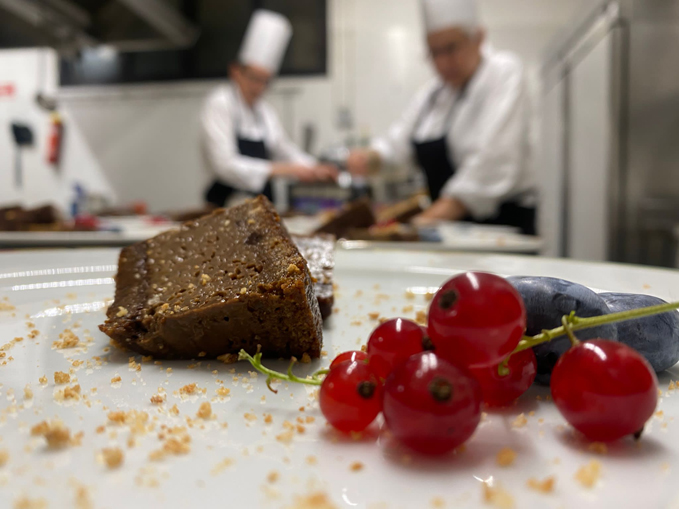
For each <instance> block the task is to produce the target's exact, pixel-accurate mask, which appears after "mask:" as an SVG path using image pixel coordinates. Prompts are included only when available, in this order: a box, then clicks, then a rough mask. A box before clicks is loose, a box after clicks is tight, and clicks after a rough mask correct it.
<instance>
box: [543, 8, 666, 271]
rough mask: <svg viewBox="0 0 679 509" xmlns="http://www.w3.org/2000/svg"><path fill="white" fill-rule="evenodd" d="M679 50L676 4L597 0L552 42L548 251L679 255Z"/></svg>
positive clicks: (655, 258) (654, 259) (546, 101)
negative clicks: (677, 229)
mask: <svg viewBox="0 0 679 509" xmlns="http://www.w3.org/2000/svg"><path fill="white" fill-rule="evenodd" d="M677 55H679V0H616V1H611V0H603V1H599V2H597V3H595V4H594V5H593V6H592V8H591V9H590V10H588V11H587V12H585V13H583V14H582V16H581V17H580V18H579V19H578V20H576V22H575V23H573V25H572V26H571V28H570V29H569V30H568V32H566V33H564V34H562V35H561V36H560V37H559V38H558V39H557V40H556V41H554V43H553V45H552V49H551V50H550V51H549V53H548V56H547V58H546V61H545V64H544V66H543V78H544V80H543V81H544V96H543V106H544V108H543V111H544V115H543V129H542V132H543V140H542V164H541V166H540V168H541V177H542V207H541V212H540V225H541V233H542V235H543V236H544V238H545V241H546V244H547V248H546V254H549V255H552V256H568V257H573V258H579V259H589V260H614V261H624V262H633V263H645V264H656V265H671V264H672V263H673V262H672V256H673V255H672V251H673V249H674V248H675V246H674V245H673V243H674V242H675V241H674V237H673V235H672V227H673V225H674V224H676V222H677V218H679V65H678V64H677ZM659 218H660V219H662V218H667V219H668V220H667V221H664V220H659ZM670 218H672V220H669V219H670Z"/></svg>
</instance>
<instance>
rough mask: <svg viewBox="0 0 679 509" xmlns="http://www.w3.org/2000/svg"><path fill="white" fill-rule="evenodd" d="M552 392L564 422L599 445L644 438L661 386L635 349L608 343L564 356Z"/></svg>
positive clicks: (598, 341) (601, 341)
mask: <svg viewBox="0 0 679 509" xmlns="http://www.w3.org/2000/svg"><path fill="white" fill-rule="evenodd" d="M550 386H551V390H552V398H553V399H554V403H555V404H556V406H557V408H558V409H559V411H560V412H561V413H562V414H563V416H564V417H565V418H566V420H567V421H568V422H569V423H570V424H571V425H572V426H573V427H574V428H575V429H577V430H579V431H580V432H582V434H584V435H585V436H586V437H587V438H588V439H590V440H595V441H599V442H606V441H612V440H617V439H619V438H622V437H624V436H627V435H632V434H636V433H640V432H641V431H642V429H643V427H644V424H645V423H646V421H647V420H648V419H649V418H650V417H651V416H652V415H653V412H654V410H655V406H656V404H657V400H658V380H657V379H656V376H655V373H654V372H653V369H651V366H650V365H649V364H648V362H647V361H646V360H645V359H644V358H643V357H642V356H641V355H640V354H639V353H637V352H636V351H635V350H633V349H632V348H630V347H628V346H626V345H624V344H622V343H617V342H614V341H608V340H605V339H595V340H592V341H587V342H583V343H580V344H578V345H577V346H574V347H572V348H571V349H569V350H568V351H567V352H566V353H565V354H563V355H562V356H561V358H560V359H559V361H558V362H557V363H556V366H554V371H552V380H551V383H550Z"/></svg>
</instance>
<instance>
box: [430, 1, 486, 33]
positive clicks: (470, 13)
mask: <svg viewBox="0 0 679 509" xmlns="http://www.w3.org/2000/svg"><path fill="white" fill-rule="evenodd" d="M421 3H422V14H423V17H424V26H425V29H426V31H427V33H428V34H431V33H433V32H438V31H440V30H445V29H446V28H453V27H464V28H476V27H477V26H478V25H479V10H478V6H477V4H476V0H421Z"/></svg>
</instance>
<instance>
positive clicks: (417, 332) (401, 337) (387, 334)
mask: <svg viewBox="0 0 679 509" xmlns="http://www.w3.org/2000/svg"><path fill="white" fill-rule="evenodd" d="M424 338H425V335H424V333H423V332H422V328H421V327H420V326H419V325H418V324H416V323H415V322H413V321H411V320H406V319H405V318H393V319H391V320H388V321H386V322H384V323H383V324H380V325H378V326H377V328H376V329H375V330H374V331H373V332H372V334H371V335H370V339H368V349H367V350H368V363H369V364H370V367H371V368H372V369H373V371H374V372H375V374H377V376H379V377H381V378H387V376H389V373H391V371H392V369H394V368H395V367H396V366H397V365H399V364H401V363H402V362H405V360H406V359H408V357H410V356H411V355H413V354H416V353H418V352H421V351H422V350H424V347H423V345H422V341H423V339H424Z"/></svg>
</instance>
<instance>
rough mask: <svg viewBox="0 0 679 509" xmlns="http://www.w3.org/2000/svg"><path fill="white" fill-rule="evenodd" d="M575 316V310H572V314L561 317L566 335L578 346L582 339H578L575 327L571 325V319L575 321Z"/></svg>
mask: <svg viewBox="0 0 679 509" xmlns="http://www.w3.org/2000/svg"><path fill="white" fill-rule="evenodd" d="M574 318H575V311H571V314H570V315H568V316H562V317H561V323H562V324H563V328H564V329H566V335H567V336H568V339H570V341H571V346H578V345H579V344H580V341H578V338H576V337H575V334H573V327H571V321H573V319H574Z"/></svg>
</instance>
